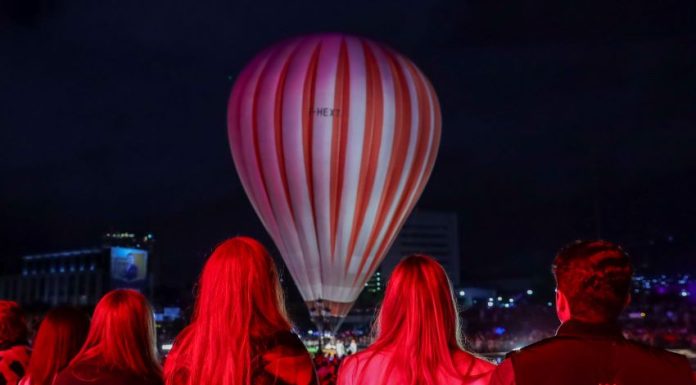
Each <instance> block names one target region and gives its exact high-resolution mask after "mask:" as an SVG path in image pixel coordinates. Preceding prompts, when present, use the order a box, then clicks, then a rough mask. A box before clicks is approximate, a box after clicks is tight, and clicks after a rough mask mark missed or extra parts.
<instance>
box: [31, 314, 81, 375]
mask: <svg viewBox="0 0 696 385" xmlns="http://www.w3.org/2000/svg"><path fill="white" fill-rule="evenodd" d="M88 329H89V318H88V317H87V315H86V314H85V313H83V312H81V311H79V310H77V309H74V308H71V307H58V308H55V309H52V310H50V311H49V312H48V313H46V316H45V317H44V319H43V320H42V321H41V325H40V326H39V331H38V332H37V333H36V338H35V339H34V346H33V350H32V353H31V361H29V367H28V368H27V376H28V377H29V378H30V379H31V383H32V384H34V385H50V384H51V383H52V382H53V377H54V376H55V375H56V374H57V373H58V372H59V371H61V370H62V369H63V368H65V367H66V366H67V365H68V363H69V362H70V360H72V358H73V357H74V356H75V354H77V352H78V351H79V350H80V347H81V346H82V344H83V343H84V342H85V337H86V336H87V331H88Z"/></svg>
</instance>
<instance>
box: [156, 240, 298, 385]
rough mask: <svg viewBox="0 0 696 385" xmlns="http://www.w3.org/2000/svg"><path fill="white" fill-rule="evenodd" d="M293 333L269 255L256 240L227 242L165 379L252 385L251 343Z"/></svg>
mask: <svg viewBox="0 0 696 385" xmlns="http://www.w3.org/2000/svg"><path fill="white" fill-rule="evenodd" d="M290 328H291V326H290V323H289V321H288V319H287V316H286V313H285V306H284V301H283V295H282V290H281V288H280V281H279V278H278V272H277V270H276V267H275V264H274V262H273V259H272V258H271V256H270V255H269V254H268V251H266V249H265V248H264V247H263V245H261V244H260V243H259V242H258V241H256V240H254V239H252V238H248V237H234V238H231V239H228V240H226V241H225V242H223V243H222V244H220V245H219V246H218V247H217V248H216V249H215V250H214V251H213V253H212V255H211V256H210V258H208V261H207V262H206V263H205V266H204V267H203V272H202V273H201V277H200V279H199V282H198V295H197V298H196V304H195V308H194V314H193V320H192V322H191V325H189V326H188V327H187V328H186V330H185V331H184V332H182V334H181V335H180V336H179V337H178V338H177V341H176V343H175V345H174V350H173V351H172V354H171V356H170V357H169V358H168V359H167V363H166V365H165V380H166V381H167V383H170V384H171V383H181V382H183V383H200V382H205V383H207V384H211V385H215V384H223V385H232V384H234V385H244V384H248V383H249V381H250V370H249V369H250V367H251V360H252V357H251V347H252V341H253V340H254V339H256V338H263V337H267V336H271V335H273V334H275V333H277V332H280V331H289V330H290ZM182 371H183V372H185V373H186V374H185V375H184V376H183V377H182ZM182 378H184V379H182Z"/></svg>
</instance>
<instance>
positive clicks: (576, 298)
mask: <svg viewBox="0 0 696 385" xmlns="http://www.w3.org/2000/svg"><path fill="white" fill-rule="evenodd" d="M553 274H554V277H555V278H556V290H557V291H556V311H557V313H558V317H559V318H560V320H561V322H565V321H567V320H568V319H574V320H578V321H584V322H591V323H603V322H613V321H615V320H616V318H617V317H618V316H619V313H621V311H622V310H623V308H624V307H625V306H626V304H627V303H628V301H629V298H630V296H629V292H630V286H631V275H632V274H633V268H632V267H631V261H630V259H629V257H628V254H626V252H625V251H624V250H623V249H622V248H621V247H620V246H618V245H615V244H613V243H611V242H607V241H601V240H600V241H577V242H574V243H571V244H570V245H567V246H565V247H563V248H562V249H561V250H560V251H559V252H558V254H557V255H556V258H555V259H554V262H553Z"/></svg>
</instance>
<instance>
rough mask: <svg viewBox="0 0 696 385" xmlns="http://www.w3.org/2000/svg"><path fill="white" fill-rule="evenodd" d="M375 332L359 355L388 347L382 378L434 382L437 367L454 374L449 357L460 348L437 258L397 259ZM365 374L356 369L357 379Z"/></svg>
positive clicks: (365, 380) (367, 380) (449, 291)
mask: <svg viewBox="0 0 696 385" xmlns="http://www.w3.org/2000/svg"><path fill="white" fill-rule="evenodd" d="M375 334H376V340H375V342H374V343H373V344H372V345H371V346H370V347H369V348H368V349H367V350H366V352H365V353H364V354H365V356H366V357H368V359H370V357H373V356H374V355H375V354H377V353H381V352H390V355H391V358H390V360H389V362H388V364H387V367H386V369H385V373H386V374H387V376H386V378H400V379H403V381H404V382H403V384H437V383H438V380H437V378H438V375H437V374H438V372H442V371H445V372H446V373H449V374H450V375H451V376H453V377H457V376H459V374H458V371H457V369H456V367H455V364H454V360H453V356H454V353H455V352H456V351H462V350H463V349H462V347H461V340H460V326H459V317H458V312H457V308H456V302H455V300H454V296H453V293H452V286H451V284H450V281H449V278H448V277H447V274H446V273H445V270H444V269H443V268H442V266H440V264H439V263H438V262H437V261H435V260H434V259H433V258H431V257H429V256H426V255H418V254H417V255H412V256H409V257H406V258H404V259H403V260H402V261H401V262H399V264H398V265H397V266H396V268H395V269H394V271H393V272H392V274H391V277H390V278H389V282H388V284H387V289H386V292H385V294H384V300H383V302H382V306H381V308H380V310H379V314H378V315H377V320H376V321H375ZM394 372H397V373H394ZM392 374H396V376H395V377H392ZM368 376H369V374H368V373H360V374H358V378H357V379H358V381H357V383H358V384H360V383H363V384H366V383H371V382H372V381H374V379H373V380H372V381H371V379H370V378H366V377H368ZM400 383H401V382H400Z"/></svg>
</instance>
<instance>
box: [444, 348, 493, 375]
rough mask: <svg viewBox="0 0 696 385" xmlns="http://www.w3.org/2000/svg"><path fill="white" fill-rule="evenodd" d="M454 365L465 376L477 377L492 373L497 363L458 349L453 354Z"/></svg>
mask: <svg viewBox="0 0 696 385" xmlns="http://www.w3.org/2000/svg"><path fill="white" fill-rule="evenodd" d="M453 361H454V365H455V366H456V367H457V370H459V372H460V373H462V374H463V375H465V376H470V377H476V376H481V375H485V374H489V373H492V372H493V370H495V364H493V363H492V362H490V361H488V360H486V359H485V358H482V357H478V356H476V355H474V354H471V353H469V352H466V351H463V350H457V351H456V352H455V353H454V356H453Z"/></svg>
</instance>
